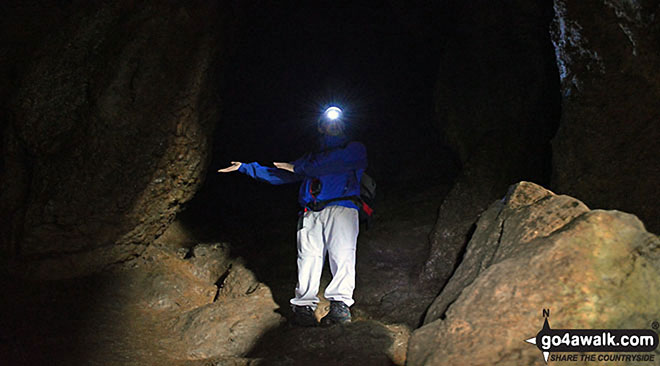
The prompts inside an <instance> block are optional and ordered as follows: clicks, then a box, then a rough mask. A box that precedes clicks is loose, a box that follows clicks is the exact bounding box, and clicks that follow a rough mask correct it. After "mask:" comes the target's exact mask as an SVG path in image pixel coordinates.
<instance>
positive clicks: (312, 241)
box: [218, 107, 367, 326]
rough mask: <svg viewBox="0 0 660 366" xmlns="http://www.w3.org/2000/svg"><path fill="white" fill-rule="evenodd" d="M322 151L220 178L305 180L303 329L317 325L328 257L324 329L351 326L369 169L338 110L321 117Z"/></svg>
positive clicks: (297, 314)
mask: <svg viewBox="0 0 660 366" xmlns="http://www.w3.org/2000/svg"><path fill="white" fill-rule="evenodd" d="M318 132H319V134H320V146H319V149H318V151H315V152H312V153H308V154H306V155H304V156H303V157H301V158H300V159H298V160H295V161H293V162H291V163H283V162H276V163H273V165H274V167H266V166H262V165H260V164H259V163H241V162H237V161H233V162H231V166H229V167H227V168H224V169H220V170H218V172H220V173H229V172H233V171H239V172H241V173H243V174H246V175H249V176H250V177H252V178H255V179H258V180H261V181H265V182H268V183H271V184H285V183H292V182H297V181H302V184H301V186H300V191H299V196H298V201H299V203H300V205H301V206H302V208H303V210H302V211H301V213H300V217H299V221H298V232H297V238H298V260H297V263H298V284H297V286H296V290H295V297H294V298H292V299H291V301H290V303H291V306H292V310H293V322H294V324H296V325H299V326H316V325H317V324H318V322H317V320H316V317H315V315H314V311H315V309H316V307H317V305H318V303H319V298H318V296H317V295H318V291H319V285H320V281H321V272H322V269H323V264H324V262H325V255H326V253H327V254H328V259H329V264H330V272H331V273H332V281H331V282H330V283H329V284H328V286H327V287H326V289H325V293H324V295H325V297H326V298H327V299H328V300H330V311H329V312H328V314H327V315H326V316H325V317H323V319H321V325H332V324H338V323H347V322H350V321H351V312H350V309H349V308H350V306H351V305H353V303H354V300H353V290H354V288H355V254H356V246H357V237H358V232H359V218H358V210H359V207H360V202H359V200H360V198H359V196H360V180H361V178H362V174H363V172H364V170H365V169H366V168H367V150H366V148H365V146H364V145H363V144H362V143H360V142H356V141H352V142H349V141H348V139H347V137H346V134H345V121H344V119H343V118H342V111H341V109H339V108H337V107H330V108H328V109H327V110H326V111H325V112H324V113H323V114H322V116H321V118H319V121H318Z"/></svg>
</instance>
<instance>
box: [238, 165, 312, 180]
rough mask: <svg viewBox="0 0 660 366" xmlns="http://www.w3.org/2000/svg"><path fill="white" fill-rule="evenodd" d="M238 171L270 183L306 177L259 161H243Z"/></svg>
mask: <svg viewBox="0 0 660 366" xmlns="http://www.w3.org/2000/svg"><path fill="white" fill-rule="evenodd" d="M238 171H239V172H241V173H243V174H246V175H249V176H250V177H252V178H254V179H257V180H261V181H264V182H268V183H270V184H286V183H293V182H297V181H300V180H302V179H303V178H304V177H302V176H300V175H298V174H294V173H291V172H289V171H286V170H282V169H278V168H272V167H266V166H263V165H260V164H259V163H243V164H241V167H240V168H238Z"/></svg>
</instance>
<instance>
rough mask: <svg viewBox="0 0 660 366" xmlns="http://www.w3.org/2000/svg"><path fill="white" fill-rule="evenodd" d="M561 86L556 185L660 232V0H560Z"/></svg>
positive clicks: (556, 39) (556, 33)
mask: <svg viewBox="0 0 660 366" xmlns="http://www.w3.org/2000/svg"><path fill="white" fill-rule="evenodd" d="M554 8H555V13H556V15H555V20H554V22H553V27H552V35H553V39H552V40H553V43H554V45H555V50H556V57H557V65H558V67H559V72H560V77H561V89H562V98H563V99H562V115H561V122H560V127H559V131H558V132H557V135H556V136H555V138H554V139H553V141H552V145H553V149H552V151H553V182H552V188H553V189H554V190H555V191H557V192H561V193H564V194H569V195H572V196H575V197H580V199H581V200H583V201H584V202H585V203H586V204H588V205H589V206H590V207H596V208H604V209H617V210H623V211H626V212H631V213H633V214H635V215H638V216H639V217H640V219H641V220H642V221H643V222H644V223H645V224H646V226H647V228H648V229H649V230H650V231H651V232H655V233H658V232H660V205H659V204H658V203H659V202H658V194H657V191H658V189H657V188H658V182H659V181H660V164H659V157H660V128H659V127H658V121H659V120H660V105H659V104H658V100H660V8H659V7H658V2H657V1H640V0H630V1H619V0H614V1H609V0H555V1H554Z"/></svg>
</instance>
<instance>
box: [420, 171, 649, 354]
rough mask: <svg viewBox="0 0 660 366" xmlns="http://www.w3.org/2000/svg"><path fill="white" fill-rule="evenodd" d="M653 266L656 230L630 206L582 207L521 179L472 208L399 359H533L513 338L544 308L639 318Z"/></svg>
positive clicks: (592, 324) (590, 317) (608, 324)
mask: <svg viewBox="0 0 660 366" xmlns="http://www.w3.org/2000/svg"><path fill="white" fill-rule="evenodd" d="M659 275H660V239H659V238H658V237H657V236H655V235H653V234H650V233H648V232H647V231H646V230H645V228H644V225H643V224H642V223H641V222H640V221H639V220H638V219H637V218H636V217H635V216H633V215H630V214H626V213H622V212H618V211H602V210H592V211H589V210H588V209H587V208H586V206H584V205H583V204H582V203H581V202H580V201H577V200H575V199H573V198H570V197H566V196H557V195H555V194H553V193H552V192H550V191H548V190H545V189H543V188H542V187H540V186H537V185H535V184H532V183H526V182H521V183H519V184H517V185H515V186H513V187H512V189H511V190H510V192H509V193H508V194H507V196H506V199H505V200H504V201H503V202H496V203H494V204H493V205H491V207H490V208H489V209H488V210H487V211H486V212H485V213H484V214H483V215H482V217H481V219H480V220H479V222H478V224H477V230H476V232H475V235H474V236H473V237H472V240H471V241H470V243H469V245H468V248H467V251H466V254H465V259H464V260H463V262H462V263H461V265H460V266H459V268H458V269H457V271H456V274H455V275H454V276H453V277H452V279H451V280H450V282H449V284H448V285H447V287H446V288H445V289H444V290H443V292H442V293H441V294H440V296H439V297H438V299H437V300H436V301H435V303H434V304H433V306H432V308H431V309H430V311H429V314H428V316H427V319H426V323H425V325H424V326H423V327H421V328H420V329H418V330H416V331H415V332H414V333H413V336H412V338H411V340H410V345H409V348H408V364H409V365H423V364H433V365H483V364H490V365H500V364H501V365H512V364H516V365H532V364H538V362H539V361H540V360H542V359H541V355H540V352H539V350H538V349H537V348H536V347H534V346H531V345H529V344H526V343H525V342H523V340H524V339H528V338H530V337H532V336H534V335H535V334H536V333H537V332H538V331H539V330H540V327H541V325H542V321H543V318H542V317H541V310H542V309H544V308H550V309H551V314H552V318H551V321H552V326H553V328H592V329H594V328H646V327H648V324H649V322H650V321H651V320H652V319H654V318H655V316H656V315H657V314H656V311H655V309H657V307H658V305H660V276H659ZM461 287H462V288H461ZM443 309H446V310H443ZM541 362H542V361H541Z"/></svg>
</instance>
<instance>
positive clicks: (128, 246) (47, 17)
mask: <svg viewBox="0 0 660 366" xmlns="http://www.w3.org/2000/svg"><path fill="white" fill-rule="evenodd" d="M5 7H6V9H7V10H9V11H10V12H11V14H12V17H8V18H7V19H12V20H6V21H5V22H3V31H4V37H6V38H7V39H10V40H12V41H11V42H9V43H7V44H6V47H3V52H2V54H3V56H4V57H3V58H2V60H1V62H2V63H3V69H5V70H10V71H6V72H3V74H2V78H3V79H4V80H5V81H6V82H7V83H8V85H11V86H14V87H15V88H14V89H13V91H12V92H11V94H10V93H9V92H7V91H5V92H4V94H5V95H4V96H6V97H7V98H6V99H5V101H3V110H4V112H5V113H3V114H4V116H3V121H2V122H3V125H2V129H3V141H2V150H3V159H2V164H3V167H4V169H2V171H1V172H0V180H2V182H3V183H2V185H3V189H2V193H1V195H0V205H1V207H3V209H2V213H1V214H0V215H2V216H1V221H0V229H1V230H2V233H3V234H2V235H3V238H4V239H5V240H3V244H2V248H1V249H2V254H3V257H4V258H3V259H9V260H10V261H11V262H12V263H13V264H14V266H13V267H14V268H15V269H16V270H17V271H19V272H21V273H24V274H27V275H29V276H32V275H34V276H49V277H52V276H72V275H77V274H81V273H85V272H89V271H94V270H97V269H99V268H102V267H103V266H106V265H108V264H109V263H113V262H117V261H122V260H125V259H127V258H130V257H132V256H135V255H137V254H139V253H140V252H141V251H142V250H143V248H144V245H145V244H148V243H150V242H151V241H153V240H154V239H155V238H156V237H157V236H158V235H160V234H161V233H162V232H163V231H164V230H165V229H166V227H167V225H168V224H169V223H170V222H171V221H172V220H173V218H174V216H175V214H176V212H177V211H178V210H179V208H180V207H181V204H182V203H184V202H186V201H187V200H189V199H190V198H191V197H192V195H193V194H194V192H195V191H196V189H197V188H198V186H199V185H200V183H201V181H202V180H203V176H204V173H205V168H206V166H207V162H208V155H209V151H210V135H211V133H212V128H213V125H214V124H215V123H216V120H217V112H218V110H217V109H218V105H219V103H218V96H217V93H216V90H215V89H216V84H217V81H218V80H217V75H218V71H219V70H218V69H219V67H220V65H221V61H222V57H223V47H222V45H223V42H224V38H223V30H224V28H225V27H224V25H225V24H226V23H227V21H226V17H223V16H221V14H220V12H219V8H218V4H216V3H213V2H207V1H193V2H190V1H185V2H184V1H169V2H159V1H148V2H140V3H139V4H138V3H134V2H129V1H124V2H116V3H105V2H104V3H100V2H82V1H80V2H75V1H74V2H70V3H63V4H57V3H48V2H46V3H43V4H40V3H18V2H17V3H15V4H12V5H11V6H9V5H5ZM223 10H225V9H223ZM31 19H32V20H31ZM33 19H44V23H43V24H38V22H35V21H34V20H33ZM24 24H27V25H34V28H28V29H26V28H24Z"/></svg>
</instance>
